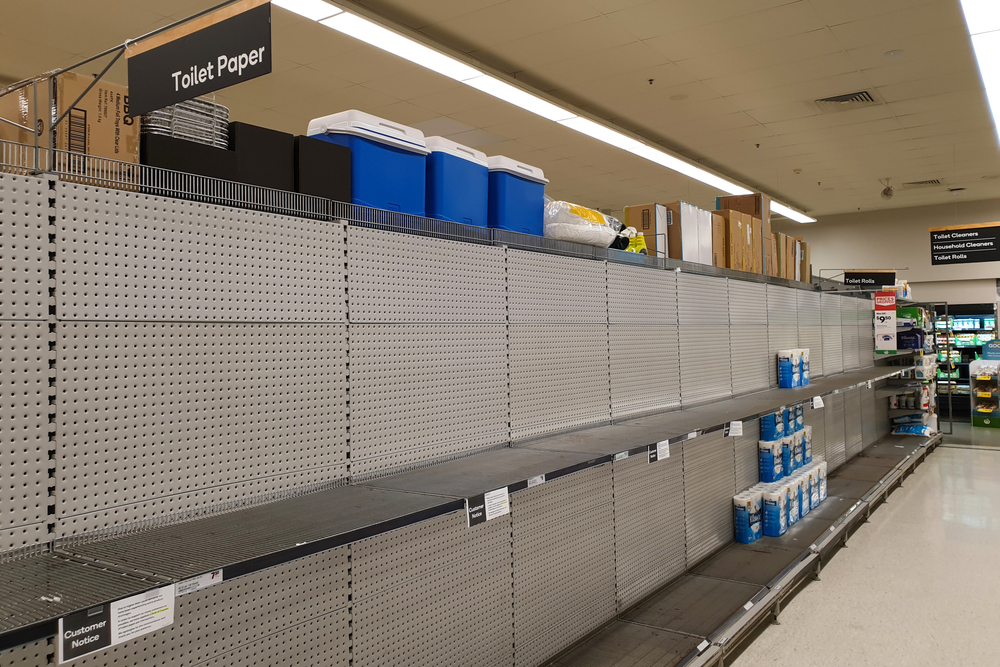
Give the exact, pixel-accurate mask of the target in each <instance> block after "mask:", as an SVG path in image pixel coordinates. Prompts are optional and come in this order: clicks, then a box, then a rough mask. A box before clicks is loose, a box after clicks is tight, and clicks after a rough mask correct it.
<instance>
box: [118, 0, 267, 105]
mask: <svg viewBox="0 0 1000 667" xmlns="http://www.w3.org/2000/svg"><path fill="white" fill-rule="evenodd" d="M248 7H249V8H248ZM238 10H242V11H239V13H236V14H235V15H234V14H233V12H234V11H238ZM175 30H177V32H174V31H168V32H166V33H164V36H162V37H161V36H159V35H158V36H155V37H152V38H150V40H149V43H147V42H140V43H139V44H138V45H136V46H135V47H132V49H131V50H130V53H129V60H128V83H129V114H130V115H132V116H139V115H141V114H144V113H148V112H150V111H155V110H156V109H162V108H163V107H166V106H170V105H171V104H177V103H178V102H183V101H185V100H190V99H192V98H195V97H198V96H199V95H204V94H206V93H211V92H214V91H216V90H221V89H223V88H228V87H229V86H235V85H236V84H238V83H242V82H244V81H249V80H250V79H255V78H257V77H258V76H263V75H264V74H269V73H270V72H271V3H269V2H263V4H262V3H261V0H243V1H242V2H238V3H236V4H234V5H230V6H228V7H225V8H224V9H222V10H219V11H218V12H215V13H213V14H209V15H207V16H205V17H202V18H200V19H196V20H194V21H192V22H191V23H190V24H185V25H182V26H179V27H178V28H176V29H175ZM167 39H168V40H169V41H164V40H167Z"/></svg>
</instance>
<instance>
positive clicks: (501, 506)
mask: <svg viewBox="0 0 1000 667" xmlns="http://www.w3.org/2000/svg"><path fill="white" fill-rule="evenodd" d="M504 514H510V496H509V495H508V494H507V487H506V486H505V487H503V488H500V489H497V490H496V491H490V492H488V493H487V494H486V520H487V521H489V520H490V519H495V518H497V517H498V516H503V515H504Z"/></svg>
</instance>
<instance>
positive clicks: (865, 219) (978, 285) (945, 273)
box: [772, 199, 1000, 303]
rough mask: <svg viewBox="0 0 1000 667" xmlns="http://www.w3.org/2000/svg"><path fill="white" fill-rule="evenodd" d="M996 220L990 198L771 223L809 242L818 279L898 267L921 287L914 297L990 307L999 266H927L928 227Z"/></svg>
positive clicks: (999, 216) (999, 211)
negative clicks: (812, 220) (846, 271)
mask: <svg viewBox="0 0 1000 667" xmlns="http://www.w3.org/2000/svg"><path fill="white" fill-rule="evenodd" d="M998 221H1000V200H997V199H991V200H985V201H956V202H955V203H954V204H943V205H936V206H918V207H914V208H898V209H889V210H883V211H867V212H862V213H846V214H841V215H828V216H822V217H820V218H819V221H818V222H815V223H813V224H809V225H800V224H798V223H795V222H789V221H781V222H777V221H776V222H774V224H773V225H772V227H773V228H774V231H781V232H784V233H786V234H792V235H794V236H801V237H802V238H804V239H805V240H806V241H808V242H809V244H810V247H811V252H812V264H813V273H815V274H820V270H821V269H824V270H823V271H822V275H823V276H832V275H834V274H837V273H840V272H841V271H843V270H844V269H845V268H846V269H898V271H897V275H898V277H899V278H904V279H906V280H908V281H909V282H910V284H911V286H913V285H915V284H916V285H917V286H918V287H919V286H922V288H921V289H920V290H918V289H916V287H915V288H914V298H915V299H918V300H922V301H923V300H928V301H948V302H949V303H995V302H996V301H997V286H996V279H997V278H1000V262H983V263H980V264H957V265H953V266H931V242H930V232H929V231H928V229H929V228H930V227H942V226H946V225H965V224H973V223H982V222H998ZM907 267H908V268H907ZM904 268H905V270H902V269H904ZM829 269H835V270H832V271H831V270H829Z"/></svg>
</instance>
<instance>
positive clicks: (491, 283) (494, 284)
mask: <svg viewBox="0 0 1000 667" xmlns="http://www.w3.org/2000/svg"><path fill="white" fill-rule="evenodd" d="M347 265H348V285H349V288H348V289H349V295H350V319H351V322H358V323H362V322H363V323H373V324H376V323H377V324H383V323H404V322H434V323H443V322H453V323H504V322H506V320H507V304H506V298H507V296H506V253H505V251H504V249H503V248H496V247H491V246H482V245H475V244H471V243H460V242H458V241H448V240H443V239H433V238H427V237H421V236H413V235H410V234H400V233H395V232H386V231H381V230H376V229H365V228H363V227H348V229H347Z"/></svg>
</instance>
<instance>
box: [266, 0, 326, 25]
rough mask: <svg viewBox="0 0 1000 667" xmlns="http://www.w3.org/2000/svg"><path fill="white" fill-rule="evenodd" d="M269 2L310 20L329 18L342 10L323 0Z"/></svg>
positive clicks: (279, 0)
mask: <svg viewBox="0 0 1000 667" xmlns="http://www.w3.org/2000/svg"><path fill="white" fill-rule="evenodd" d="M271 4H272V5H277V6H278V7H281V8H282V9H287V10H288V11H290V12H295V13H296V14H298V15H299V16H304V17H306V18H307V19H309V20H310V21H319V20H321V19H326V18H330V17H331V16H334V15H336V14H339V13H341V12H342V11H344V10H343V9H340V8H339V7H334V6H333V5H331V4H330V3H328V2H323V0H271Z"/></svg>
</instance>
